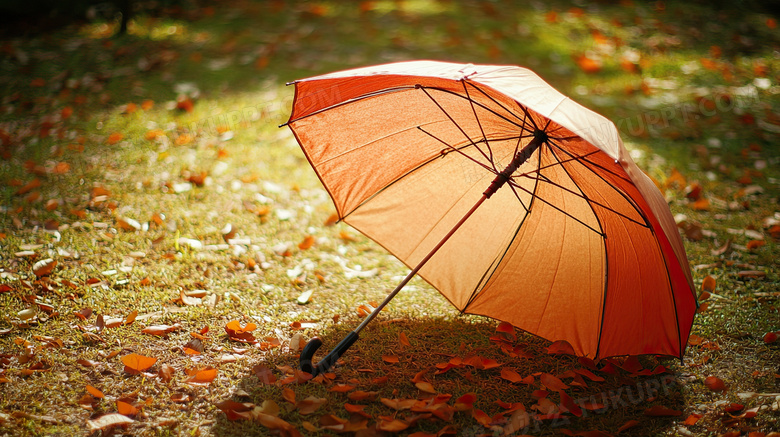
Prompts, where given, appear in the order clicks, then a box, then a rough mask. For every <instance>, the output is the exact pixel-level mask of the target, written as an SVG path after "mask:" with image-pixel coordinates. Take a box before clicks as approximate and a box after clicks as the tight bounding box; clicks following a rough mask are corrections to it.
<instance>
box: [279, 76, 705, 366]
mask: <svg viewBox="0 0 780 437" xmlns="http://www.w3.org/2000/svg"><path fill="white" fill-rule="evenodd" d="M293 83H294V85H295V99H294V102H293V107H292V113H291V115H290V119H289V121H288V122H287V123H285V125H287V126H289V127H290V128H291V129H292V132H293V134H294V135H295V138H296V139H297V141H298V143H299V144H300V146H301V147H302V149H303V152H304V154H305V155H306V158H307V159H308V161H309V163H310V164H311V166H312V167H313V168H314V170H315V172H316V173H317V175H318V176H319V178H320V180H321V182H322V184H323V185H324V187H325V189H326V190H327V191H328V193H329V194H330V196H331V198H332V200H333V202H334V204H335V207H336V211H337V213H338V216H339V218H340V219H341V220H343V221H344V222H346V223H348V224H349V225H351V226H352V227H354V228H355V229H357V230H358V231H360V232H362V233H363V234H365V235H366V236H368V237H369V238H371V239H372V240H374V241H376V242H377V243H378V244H380V245H381V246H383V247H384V248H385V249H386V250H388V251H389V252H391V253H392V254H393V255H394V256H396V257H397V258H398V259H399V260H401V261H402V262H403V263H405V264H406V265H407V266H408V267H409V268H411V271H410V272H409V275H408V276H407V277H406V278H405V279H404V280H403V281H401V283H400V284H398V287H397V288H396V289H395V290H393V291H392V292H391V293H390V295H389V296H388V297H387V299H386V300H385V301H384V302H382V303H381V304H380V305H379V306H378V307H377V308H376V310H375V311H374V312H373V313H371V314H370V315H369V316H368V317H366V318H365V319H364V320H363V322H362V323H361V324H360V326H359V327H358V328H357V329H355V330H354V331H352V332H351V333H350V334H348V335H347V336H346V337H345V338H344V340H342V342H341V343H339V344H338V345H337V346H336V348H334V349H333V350H332V351H331V353H330V354H328V356H326V357H325V358H324V359H322V360H321V361H320V362H319V363H317V364H316V365H315V364H314V363H313V362H312V357H313V355H314V352H315V351H316V350H317V348H319V347H320V345H321V344H322V342H321V341H320V340H319V339H316V338H315V339H312V340H311V341H310V342H309V343H308V344H307V346H306V347H305V348H304V350H303V351H302V353H301V368H302V369H303V370H305V371H308V372H310V373H313V374H316V373H319V372H322V371H324V370H326V369H328V368H329V367H330V366H331V365H333V364H334V363H335V361H336V360H337V359H338V357H339V356H341V355H342V354H343V353H344V352H345V351H346V350H347V349H348V348H349V347H350V346H351V345H352V344H353V343H354V342H355V341H356V340H357V338H358V333H359V332H360V331H361V330H362V329H363V328H364V327H365V326H366V324H367V323H369V322H370V321H371V320H372V319H373V318H374V317H375V316H376V314H377V313H378V312H379V311H381V310H382V308H383V307H384V306H385V305H386V304H387V303H388V302H389V301H390V299H392V298H393V297H394V296H395V295H396V294H397V293H398V291H399V290H400V289H401V288H402V287H403V286H404V285H405V284H406V283H407V282H408V281H409V280H410V279H411V278H412V276H414V275H415V274H417V275H419V276H421V277H422V278H423V279H425V280H426V281H427V282H428V283H430V284H431V285H432V286H433V287H435V288H436V289H437V290H439V292H441V294H442V295H444V296H445V297H446V298H447V299H448V300H449V301H450V302H451V303H452V304H453V305H454V306H455V307H456V308H457V309H459V310H460V311H461V312H462V313H467V314H478V315H483V316H488V317H492V318H495V319H498V320H502V321H506V322H509V323H511V324H512V325H514V326H516V327H518V328H520V329H522V330H525V331H527V332H529V333H532V334H535V335H537V336H540V337H543V338H545V339H548V340H551V341H555V340H565V341H567V342H569V343H570V344H571V346H572V347H573V349H574V351H575V353H577V354H578V355H581V356H587V357H590V358H592V359H600V358H603V357H610V356H618V355H639V354H659V355H670V356H676V357H680V358H681V357H682V355H683V353H684V351H685V346H686V343H687V339H688V335H689V333H690V330H691V326H692V323H693V317H694V314H695V312H696V308H697V303H696V296H695V292H694V287H693V280H692V278H691V272H690V268H689V265H688V260H687V257H686V254H685V249H684V247H683V243H682V240H681V238H680V235H679V233H678V231H677V226H676V224H675V222H674V219H673V217H672V215H671V212H670V211H669V208H668V205H667V203H666V201H665V199H664V198H663V196H662V194H661V193H660V192H659V191H658V189H657V188H656V187H655V185H654V184H653V183H652V181H651V180H650V179H649V178H648V177H647V176H646V175H645V174H644V173H643V172H642V171H641V170H640V169H639V168H638V167H637V166H636V164H635V163H634V162H633V160H632V159H631V157H630V155H629V153H628V151H627V150H626V149H625V147H624V146H623V143H622V141H621V139H620V136H619V134H618V131H617V129H616V128H615V126H614V124H613V123H612V122H610V121H609V120H607V119H606V118H604V117H602V116H601V115H598V114H596V113H594V112H592V111H590V110H589V109H586V108H585V107H583V106H581V105H579V104H577V103H575V102H574V101H572V100H571V99H569V98H567V97H565V96H564V95H562V94H561V93H560V92H558V91H557V90H555V89H554V88H552V87H551V86H550V85H549V84H547V83H546V82H545V81H544V80H542V79H541V78H540V77H539V76H537V75H536V74H535V73H533V72H532V71H530V70H528V69H525V68H522V67H516V66H488V65H472V64H468V65H464V64H453V63H444V62H434V61H410V62H399V63H393V64H386V65H379V66H372V67H366V68H358V69H353V70H347V71H342V72H336V73H331V74H325V75H321V76H317V77H312V78H309V79H303V80H298V81H295V82H293ZM283 126H284V125H283Z"/></svg>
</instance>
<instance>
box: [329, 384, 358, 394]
mask: <svg viewBox="0 0 780 437" xmlns="http://www.w3.org/2000/svg"><path fill="white" fill-rule="evenodd" d="M354 388H355V386H354V385H347V384H336V385H334V386H333V387H331V388H330V390H328V391H330V392H334V393H346V392H348V391H350V390H353V389H354Z"/></svg>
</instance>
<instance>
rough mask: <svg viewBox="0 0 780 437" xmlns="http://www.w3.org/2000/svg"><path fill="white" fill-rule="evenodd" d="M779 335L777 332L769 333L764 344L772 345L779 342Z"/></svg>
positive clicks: (765, 335)
mask: <svg viewBox="0 0 780 437" xmlns="http://www.w3.org/2000/svg"><path fill="white" fill-rule="evenodd" d="M777 337H778V336H777V333H776V332H767V333H766V334H764V343H766V344H770V343H774V342H776V341H777Z"/></svg>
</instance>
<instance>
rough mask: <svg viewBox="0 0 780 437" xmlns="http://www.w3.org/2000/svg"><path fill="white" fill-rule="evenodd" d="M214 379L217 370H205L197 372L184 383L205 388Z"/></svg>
mask: <svg viewBox="0 0 780 437" xmlns="http://www.w3.org/2000/svg"><path fill="white" fill-rule="evenodd" d="M216 377H217V369H213V368H207V369H203V370H200V371H198V372H197V373H195V374H194V375H192V376H191V377H190V378H189V379H187V380H186V381H184V382H186V383H187V384H191V385H200V386H205V385H209V384H211V382H212V381H214V378H216Z"/></svg>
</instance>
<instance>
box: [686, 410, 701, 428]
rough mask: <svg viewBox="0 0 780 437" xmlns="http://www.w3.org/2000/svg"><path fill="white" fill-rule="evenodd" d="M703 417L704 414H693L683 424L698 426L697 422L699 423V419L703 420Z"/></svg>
mask: <svg viewBox="0 0 780 437" xmlns="http://www.w3.org/2000/svg"><path fill="white" fill-rule="evenodd" d="M702 417H704V415H703V414H698V413H693V414H691V415H690V416H688V418H687V419H685V422H683V424H684V425H689V426H690V425H696V422H698V421H699V419H701V418H702Z"/></svg>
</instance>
